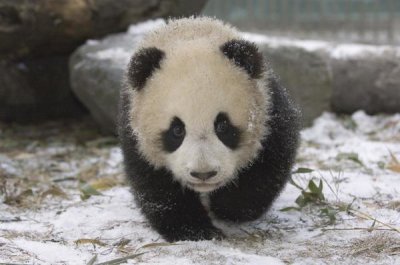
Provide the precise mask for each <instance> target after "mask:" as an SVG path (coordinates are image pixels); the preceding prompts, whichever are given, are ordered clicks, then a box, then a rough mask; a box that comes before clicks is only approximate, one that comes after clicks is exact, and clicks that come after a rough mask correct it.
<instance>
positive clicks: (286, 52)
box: [259, 43, 332, 125]
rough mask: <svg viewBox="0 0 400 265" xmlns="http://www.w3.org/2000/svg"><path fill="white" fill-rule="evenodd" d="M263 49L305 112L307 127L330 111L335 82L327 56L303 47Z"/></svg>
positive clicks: (303, 112)
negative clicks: (324, 112)
mask: <svg viewBox="0 0 400 265" xmlns="http://www.w3.org/2000/svg"><path fill="white" fill-rule="evenodd" d="M259 46H260V49H261V51H262V52H263V53H264V54H265V56H266V58H267V59H268V61H269V63H270V64H271V66H272V68H273V69H274V71H275V72H276V73H277V74H278V75H279V77H280V81H281V84H282V85H283V86H284V87H286V88H287V89H288V91H289V93H290V95H291V96H292V98H293V99H294V100H295V103H297V105H298V107H299V108H300V109H301V111H302V121H303V124H304V125H310V123H311V121H313V120H314V119H315V118H317V117H318V116H320V115H321V113H322V112H323V111H325V110H327V109H329V107H330V99H331V95H332V86H331V83H332V80H331V74H330V72H329V70H328V69H329V68H328V67H327V66H328V63H329V61H328V60H327V56H326V54H324V53H323V52H309V51H307V50H304V49H302V48H299V47H271V46H269V45H268V44H265V43H264V44H260V45H259Z"/></svg>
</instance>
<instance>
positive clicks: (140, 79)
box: [128, 47, 165, 90]
mask: <svg viewBox="0 0 400 265" xmlns="http://www.w3.org/2000/svg"><path fill="white" fill-rule="evenodd" d="M164 57H165V53H164V52H163V51H162V50H160V49H157V48H156V47H150V48H143V49H141V50H139V51H137V52H136V53H135V54H134V55H133V57H132V58H131V61H130V62H129V66H128V80H129V82H130V84H131V85H132V86H133V88H135V89H138V90H140V89H142V88H143V87H144V85H145V84H146V80H147V79H148V78H149V77H150V76H151V75H152V74H153V73H154V71H155V70H156V69H159V68H160V62H161V60H162V59H163V58H164Z"/></svg>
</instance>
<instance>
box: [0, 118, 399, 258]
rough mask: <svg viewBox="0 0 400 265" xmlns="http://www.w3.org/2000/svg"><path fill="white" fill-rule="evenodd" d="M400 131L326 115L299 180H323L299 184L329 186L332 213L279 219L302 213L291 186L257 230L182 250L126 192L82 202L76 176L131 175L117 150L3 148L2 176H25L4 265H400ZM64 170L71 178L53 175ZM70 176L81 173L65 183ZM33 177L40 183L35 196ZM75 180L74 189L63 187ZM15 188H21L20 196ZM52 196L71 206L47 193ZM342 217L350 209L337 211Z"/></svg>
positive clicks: (4, 222)
mask: <svg viewBox="0 0 400 265" xmlns="http://www.w3.org/2000/svg"><path fill="white" fill-rule="evenodd" d="M0 126H1V124H0ZM60 126H61V124H60ZM80 126H81V125H80ZM399 126H400V115H399V114H396V115H391V116H382V115H380V116H368V115H366V114H365V113H364V112H356V113H355V114H353V115H352V116H336V115H334V114H331V113H324V114H323V115H322V116H321V117H319V118H318V119H317V120H316V121H315V123H314V125H313V126H312V127H310V128H307V129H305V130H303V131H302V139H303V141H302V145H301V147H300V150H299V155H298V162H297V164H296V168H295V169H297V168H299V167H302V168H308V169H312V170H314V171H312V172H310V173H299V174H294V175H293V180H294V181H295V182H296V183H297V184H298V185H300V186H302V187H304V188H305V187H306V186H307V184H308V183H309V181H310V180H313V181H314V182H315V183H317V184H318V183H319V181H320V180H322V181H323V184H324V185H323V194H324V197H325V198H326V200H325V201H324V202H323V205H319V206H318V205H314V204H310V205H307V206H305V207H304V208H303V209H301V210H289V211H281V210H282V209H283V208H287V207H298V205H297V204H296V202H295V201H296V199H297V198H298V197H299V196H300V194H301V192H300V190H299V189H298V188H296V187H295V186H294V185H291V184H288V185H287V187H286V188H285V190H284V191H283V192H282V194H281V196H280V197H279V198H278V199H277V201H276V202H275V203H274V205H273V207H272V209H271V210H270V211H269V212H268V213H266V214H265V215H264V216H263V217H262V218H260V219H259V220H256V221H254V222H249V223H245V224H241V225H235V224H231V223H225V222H222V221H218V220H214V223H215V225H216V226H218V227H220V228H221V229H223V231H224V232H225V233H226V234H227V238H226V239H224V240H221V241H215V240H212V241H200V242H189V241H185V242H177V243H176V244H165V242H164V240H163V239H162V238H160V236H159V235H158V234H157V233H156V232H155V231H153V230H152V229H151V228H150V226H149V224H148V223H147V221H146V219H145V218H144V217H143V216H142V214H141V213H140V209H138V208H137V206H136V204H135V202H134V200H133V195H132V194H131V193H130V191H129V187H127V186H125V185H124V184H121V183H118V182H117V183H115V184H114V186H113V187H111V188H108V189H105V190H101V191H100V192H101V195H97V196H96V195H92V196H90V197H89V198H88V199H85V200H83V199H82V198H81V195H82V191H81V190H80V189H79V185H80V184H79V182H78V181H77V179H76V180H74V179H73V178H72V179H70V178H71V176H79V178H80V179H82V181H86V182H88V183H95V182H93V181H99V179H101V178H100V177H104V178H108V179H109V178H111V179H112V178H115V179H118V178H120V177H122V175H123V172H122V166H121V163H122V156H121V153H120V151H119V148H118V147H117V146H116V145H115V143H114V144H113V143H112V142H111V144H110V142H109V141H110V139H109V138H101V137H102V136H101V135H97V136H96V135H94V136H91V141H90V142H87V143H86V144H85V145H84V146H82V144H81V143H80V142H79V141H77V140H74V139H75V138H73V139H69V140H65V139H66V136H67V137H70V136H71V134H72V133H71V132H68V131H67V132H65V133H66V134H65V135H62V134H61V135H60V134H59V132H57V131H55V132H54V135H50V136H49V137H48V138H44V139H43V142H38V143H37V144H36V147H32V145H31V144H26V145H22V146H20V147H18V148H17V147H16V148H14V149H7V148H6V147H1V145H0V148H3V149H2V150H3V154H2V155H1V156H0V164H1V165H2V168H3V170H4V168H9V167H13V168H15V170H14V171H13V172H21V174H20V175H18V176H14V175H10V176H8V177H7V178H5V181H6V187H7V190H8V192H9V194H8V195H7V194H2V197H1V198H2V200H3V203H2V204H0V263H26V264H87V262H88V261H89V260H90V259H91V258H92V257H94V256H95V255H97V261H96V262H105V261H109V260H112V259H116V258H121V257H125V256H128V255H132V254H134V253H143V254H142V255H140V256H138V257H136V258H133V259H130V260H128V261H127V264H138V263H140V264H171V265H183V264H232V265H234V264H271V265H281V264H297V265H306V264H367V265H368V264H371V265H372V264H374V265H375V264H400V251H399V246H400V230H398V229H399V228H400V173H399V172H398V171H396V170H395V169H396V168H394V167H392V166H393V163H395V161H394V157H395V158H397V159H400V141H399V139H400V133H399ZM78 128H79V129H77V130H75V131H77V132H78V134H77V135H76V137H78V138H76V139H79V137H82V136H79V132H80V131H82V132H86V134H87V130H85V129H82V128H81V127H79V126H78ZM15 130H16V131H15V132H14V131H11V132H9V133H2V134H1V135H0V136H1V137H3V138H2V139H4V140H5V141H9V142H10V143H11V142H15V141H16V140H18V139H19V138H14V137H17V136H18V135H19V134H21V133H20V132H19V131H18V130H21V132H26V131H34V130H33V129H32V128H31V127H27V128H24V127H17V128H16V129H15ZM41 130H42V131H43V132H45V131H48V129H47V128H46V127H43V128H42V129H40V128H36V132H35V133H34V134H37V135H41V134H42V133H41ZM61 131H63V130H62V129H61ZM0 132H2V130H0ZM16 135H17V136H16ZM57 137H59V138H57ZM21 139H25V137H22V138H21ZM57 139H58V140H57ZM57 142H58V144H57ZM62 147H63V148H62ZM54 150H58V151H57V152H55V151H54ZM19 161H25V162H26V161H30V162H29V163H20V162H19ZM44 161H46V163H45V162H44ZM60 161H62V162H63V163H64V165H65V166H63V167H57V168H54V165H55V164H57V163H58V162H60ZM50 165H52V166H50ZM71 170H72V171H73V172H75V173H74V174H69V175H68V174H66V171H71ZM4 172H6V173H7V172H9V171H4ZM31 172H36V173H35V174H39V175H40V174H42V176H41V177H40V178H39V179H40V181H36V182H35V181H34V182H32V183H31V184H30V185H31V186H29V187H25V186H24V185H25V184H26V183H27V182H29V181H31V179H32V176H33V175H32V174H31ZM46 172H51V174H50V176H47V177H46ZM93 172H94V173H93ZM0 174H1V171H0ZM35 176H36V175H35ZM65 176H69V178H67V179H66V180H63V181H59V180H60V179H61V180H62V179H63V178H65ZM18 178H21V182H18V181H17V180H18ZM52 180H57V181H56V182H54V181H52ZM8 181H14V182H11V183H9V184H7V183H8ZM11 184H13V185H14V184H15V185H19V186H20V188H19V189H17V190H16V191H14V190H13V189H12V188H11V187H13V185H11ZM1 185H2V184H1ZM15 185H14V186H15ZM46 185H47V186H46ZM93 185H94V184H93ZM42 186H44V187H42ZM54 186H56V187H58V188H59V189H61V190H62V191H63V192H65V194H66V196H62V195H58V196H57V193H50V194H49V195H47V196H44V195H43V194H46V193H43V192H40V191H46V190H47V189H48V187H54ZM0 187H1V186H0ZM23 187H25V188H23ZM27 188H29V189H31V190H32V191H31V192H29V193H28V195H26V196H28V197H27V198H30V200H28V199H26V198H24V197H22V195H21V194H25V193H24V189H27ZM12 191H13V192H17V195H18V194H20V198H19V199H18V196H17V195H12V194H11V193H12ZM0 192H3V191H0ZM18 192H19V193H18ZM51 194H53V195H51ZM13 196H14V197H13ZM7 198H8V201H7ZM28 201H30V202H31V204H27V202H28ZM24 202H25V203H24ZM340 205H344V206H346V207H348V209H347V210H346V209H343V210H338V209H339V206H340ZM328 206H329V207H332V209H336V210H338V211H337V212H336V213H335V214H334V216H335V219H336V220H335V221H334V222H329V218H328V217H327V216H326V215H325V216H324V215H323V214H322V212H321V210H323V209H324V208H326V207H328ZM396 229H397V230H398V231H396Z"/></svg>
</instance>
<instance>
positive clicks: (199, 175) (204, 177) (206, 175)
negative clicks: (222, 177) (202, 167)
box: [190, 171, 217, 180]
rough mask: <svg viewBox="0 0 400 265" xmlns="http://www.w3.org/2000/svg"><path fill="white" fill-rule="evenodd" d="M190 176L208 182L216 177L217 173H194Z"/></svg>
mask: <svg viewBox="0 0 400 265" xmlns="http://www.w3.org/2000/svg"><path fill="white" fill-rule="evenodd" d="M190 175H192V176H193V177H195V178H198V179H201V180H207V179H209V178H212V177H214V176H215V175H217V171H209V172H195V171H192V172H190Z"/></svg>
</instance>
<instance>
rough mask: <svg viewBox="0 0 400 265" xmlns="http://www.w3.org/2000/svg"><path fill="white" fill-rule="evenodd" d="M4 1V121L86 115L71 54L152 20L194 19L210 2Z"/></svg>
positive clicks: (0, 77) (0, 106) (0, 68)
mask: <svg viewBox="0 0 400 265" xmlns="http://www.w3.org/2000/svg"><path fill="white" fill-rule="evenodd" d="M188 2H189V1H184V0H165V1H164V0H163V1H160V0H118V1H115V0H95V1H88V0H68V1H67V0H57V1H54V0H41V1H27V0H22V1H15V0H2V1H0V120H6V121H34V120H37V119H48V118H56V117H60V116H77V115H80V114H81V113H83V107H82V105H81V104H80V103H79V102H78V101H77V100H76V99H75V98H74V97H73V94H72V93H71V89H70V86H69V73H68V59H69V55H70V53H71V52H72V51H73V50H74V49H75V48H76V47H78V46H79V45H81V44H82V43H83V42H84V41H85V40H87V39H89V38H100V37H103V36H105V35H107V34H110V33H113V32H119V31H125V30H126V28H127V27H128V25H130V24H132V23H137V22H139V21H143V20H147V19H149V18H157V17H169V16H184V15H191V14H194V13H196V12H198V11H200V10H201V8H202V7H203V5H204V4H205V2H206V0H201V1H195V3H192V1H190V4H189V3H188Z"/></svg>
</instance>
